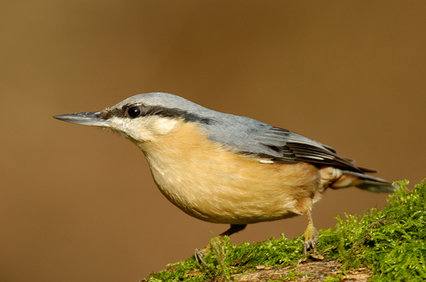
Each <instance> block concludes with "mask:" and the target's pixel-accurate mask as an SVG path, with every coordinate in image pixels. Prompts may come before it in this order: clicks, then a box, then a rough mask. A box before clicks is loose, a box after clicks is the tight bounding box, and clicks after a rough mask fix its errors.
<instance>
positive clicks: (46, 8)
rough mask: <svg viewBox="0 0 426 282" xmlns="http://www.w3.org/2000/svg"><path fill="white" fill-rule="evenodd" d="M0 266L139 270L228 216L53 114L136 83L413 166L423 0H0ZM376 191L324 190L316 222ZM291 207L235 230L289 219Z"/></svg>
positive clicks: (271, 232) (380, 160)
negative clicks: (173, 199)
mask: <svg viewBox="0 0 426 282" xmlns="http://www.w3.org/2000/svg"><path fill="white" fill-rule="evenodd" d="M0 5H1V6H0V11H1V12H0V13H1V14H0V35H1V44H0V61H1V65H0V93H1V111H0V122H1V129H2V131H1V133H0V134H1V136H0V139H1V145H2V146H1V147H0V150H1V163H0V171H1V189H0V191H1V196H0V224H1V232H0V281H137V280H138V279H141V278H143V277H144V276H146V275H147V274H148V273H149V272H151V271H155V270H160V269H162V268H163V267H164V266H165V264H167V263H171V262H174V261H177V260H181V259H184V258H187V257H189V256H191V255H192V252H193V250H194V248H197V247H203V246H204V245H205V244H206V243H207V242H208V240H209V238H210V237H211V236H212V235H213V234H217V233H219V232H221V231H223V230H225V229H226V228H227V226H225V225H216V224H211V223H205V222H201V221H199V220H197V219H193V218H191V217H189V216H187V215H185V214H184V213H183V212H181V211H180V210H178V209H177V208H175V207H174V206H173V205H172V204H170V203H169V202H168V201H167V200H166V199H165V198H164V197H163V196H162V195H161V193H159V191H158V190H157V188H156V187H155V185H154V183H153V180H152V178H151V176H150V172H149V170H148V167H147V164H146V162H145V159H144V156H143V154H142V153H141V152H140V151H139V150H138V149H137V147H136V146H134V145H133V144H131V142H128V141H127V140H125V139H124V138H122V137H120V136H118V135H114V134H112V133H109V132H107V131H103V130H97V129H93V128H88V127H83V126H76V125H70V124H65V123H63V122H59V121H57V120H54V119H52V117H51V116H52V115H55V114H63V113H70V112H75V111H96V110H100V109H102V108H104V107H106V106H111V105H113V104H115V103H117V102H119V101H121V100H122V99H124V98H126V97H128V96H131V95H134V94H137V93H144V92H150V91H167V92H171V93H175V94H178V95H181V96H184V97H186V98H188V99H190V100H193V101H195V102H197V103H200V104H202V105H204V106H207V107H210V108H213V109H216V110H220V111H224V112H230V113H235V114H240V115H246V116H250V117H254V118H256V119H259V120H262V121H265V122H268V123H270V124H273V125H275V126H279V127H283V128H287V129H290V130H294V131H296V132H299V133H301V134H304V135H306V136H309V137H311V138H313V139H316V140H318V141H320V142H323V143H326V144H329V145H331V146H333V147H335V148H336V149H337V150H338V152H339V153H340V154H341V155H343V156H346V157H350V158H353V159H355V160H357V163H358V164H359V165H362V166H366V167H371V168H375V169H378V170H379V171H380V173H379V174H378V175H379V176H380V177H383V178H386V179H389V180H391V181H393V180H398V179H404V178H408V179H409V180H411V182H412V183H413V182H414V183H416V182H418V181H420V180H421V179H422V178H423V177H425V176H426V174H425V172H426V171H425V167H424V159H425V158H426V153H425V137H426V130H425V129H426V128H425V121H426V113H425V106H426V17H425V15H426V2H424V1H409V2H407V1H344V2H341V1H309V2H307V1H247V0H246V1H186V0H185V1H182V0H181V1H172V0H170V1H139V0H138V1H136V0H134V1H110V0H103V1H87V0H84V1H83V0H80V1H58V0H44V1H43V0H42V1H2V3H1V4H0ZM385 198H386V196H385V195H378V194H373V193H368V192H364V191H360V190H357V189H347V190H341V191H328V192H327V193H326V195H325V197H324V199H323V200H322V201H321V202H319V203H318V204H317V205H316V207H315V209H314V220H315V222H316V225H317V227H318V228H328V227H331V226H333V225H334V224H335V219H334V217H335V216H336V215H341V216H342V215H343V214H344V212H349V213H360V212H362V211H364V210H366V209H368V208H371V207H379V208H380V207H383V206H384V204H385ZM305 225H306V219H305V218H303V217H299V218H294V219H289V220H283V221H277V222H271V223H260V224H255V225H251V226H249V227H248V228H247V230H246V231H244V232H242V233H240V234H237V235H235V236H233V238H232V241H233V242H235V243H239V242H242V241H261V240H265V239H268V238H270V237H271V236H276V237H277V236H279V234H280V233H281V232H284V233H285V234H286V236H288V237H294V236H297V235H299V234H301V233H302V232H303V230H304V228H305Z"/></svg>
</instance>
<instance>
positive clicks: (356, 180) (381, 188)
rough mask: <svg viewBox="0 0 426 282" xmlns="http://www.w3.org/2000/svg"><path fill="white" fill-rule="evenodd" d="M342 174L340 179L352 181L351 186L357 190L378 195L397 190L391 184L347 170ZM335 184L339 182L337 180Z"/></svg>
mask: <svg viewBox="0 0 426 282" xmlns="http://www.w3.org/2000/svg"><path fill="white" fill-rule="evenodd" d="M342 173H343V175H342V177H341V178H343V179H344V177H346V178H350V179H352V185H353V186H355V187H357V188H359V189H363V190H368V191H372V192H379V193H391V192H393V191H394V190H395V189H398V187H397V186H395V185H392V183H389V182H388V181H386V180H384V179H381V178H378V177H374V176H371V175H367V174H363V173H358V172H353V171H347V170H343V171H342ZM336 182H339V180H337V181H336ZM336 184H338V183H336ZM333 186H334V184H333ZM336 188H338V187H336Z"/></svg>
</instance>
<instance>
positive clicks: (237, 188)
mask: <svg viewBox="0 0 426 282" xmlns="http://www.w3.org/2000/svg"><path fill="white" fill-rule="evenodd" d="M54 118H56V119H58V120H62V121H65V122H70V123H74V124H81V125H86V126H94V127H102V128H108V129H110V130H112V131H114V132H117V133H119V134H121V135H122V136H124V137H126V138H127V139H129V140H130V141H132V142H133V143H134V144H136V145H137V146H138V147H139V148H140V149H141V150H142V152H143V153H144V155H145V157H146V159H147V161H148V164H149V167H150V170H151V174H152V176H153V179H154V181H155V183H156V185H157V187H158V188H159V190H160V191H161V193H162V194H163V195H164V196H165V197H166V198H167V199H168V200H169V201H170V202H171V203H173V204H174V205H175V206H177V207H178V208H179V209H181V210H182V211H183V212H185V213H186V214H188V215H190V216H193V217H195V218H198V219H200V220H203V221H207V222H211V223H220V224H229V228H228V229H227V230H226V231H224V232H223V233H221V234H220V235H219V236H230V235H232V234H234V233H236V232H239V231H241V230H243V229H245V228H246V226H247V225H248V224H253V223H258V222H265V221H274V220H280V219H285V218H290V217H294V216H298V215H305V216H306V217H307V222H308V223H307V227H306V230H305V232H304V244H303V251H304V253H305V254H306V253H307V251H308V250H310V249H313V250H314V251H315V252H316V244H317V242H318V231H317V229H316V228H315V226H314V223H313V220H312V207H313V205H314V204H315V203H316V202H318V201H319V200H320V199H321V197H322V195H323V193H324V192H325V191H326V190H327V189H328V188H331V189H341V188H346V187H351V186H354V187H356V188H360V189H363V190H368V191H372V192H386V193H389V192H392V191H393V190H394V189H397V188H396V186H394V185H392V184H391V183H390V182H388V181H386V180H384V179H381V178H378V177H374V176H371V175H368V174H367V173H374V172H376V171H375V170H372V169H367V168H363V167H359V166H357V165H355V162H354V161H353V160H350V159H348V158H344V157H341V156H339V155H338V154H337V152H336V150H335V149H333V148H332V147H330V146H328V145H325V144H322V143H320V142H317V141H314V140H313V139H310V138H307V137H305V136H303V135H300V134H298V133H295V132H292V131H290V130H287V129H283V128H279V127H275V126H272V125H269V124H267V123H264V122H261V121H258V120H256V119H252V118H249V117H243V116H239V115H234V114H228V113H222V112H218V111H214V110H211V109H208V108H205V107H203V106H201V105H198V104H196V103H194V102H191V101H189V100H187V99H185V98H183V97H180V96H177V95H174V94H170V93H164V92H151V93H145V94H138V95H135V96H132V97H129V98H127V99H125V100H123V101H121V102H119V103H118V104H116V105H114V106H112V107H108V108H106V109H104V110H101V111H97V112H78V113H72V114H63V115H56V116H54Z"/></svg>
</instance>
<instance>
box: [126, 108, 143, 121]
mask: <svg viewBox="0 0 426 282" xmlns="http://www.w3.org/2000/svg"><path fill="white" fill-rule="evenodd" d="M127 114H128V115H129V117H131V118H137V117H138V116H140V115H141V109H140V108H139V107H138V106H133V107H130V108H128V109H127Z"/></svg>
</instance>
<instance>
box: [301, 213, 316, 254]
mask: <svg viewBox="0 0 426 282" xmlns="http://www.w3.org/2000/svg"><path fill="white" fill-rule="evenodd" d="M306 216H307V217H308V226H307V227H306V230H305V233H304V235H305V243H304V248H303V253H304V254H305V255H306V253H307V251H308V249H310V248H312V249H313V251H314V253H316V252H317V249H316V243H317V242H318V231H317V229H316V228H315V226H314V222H313V220H312V214H311V210H310V209H309V210H308V211H307V212H306Z"/></svg>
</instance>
